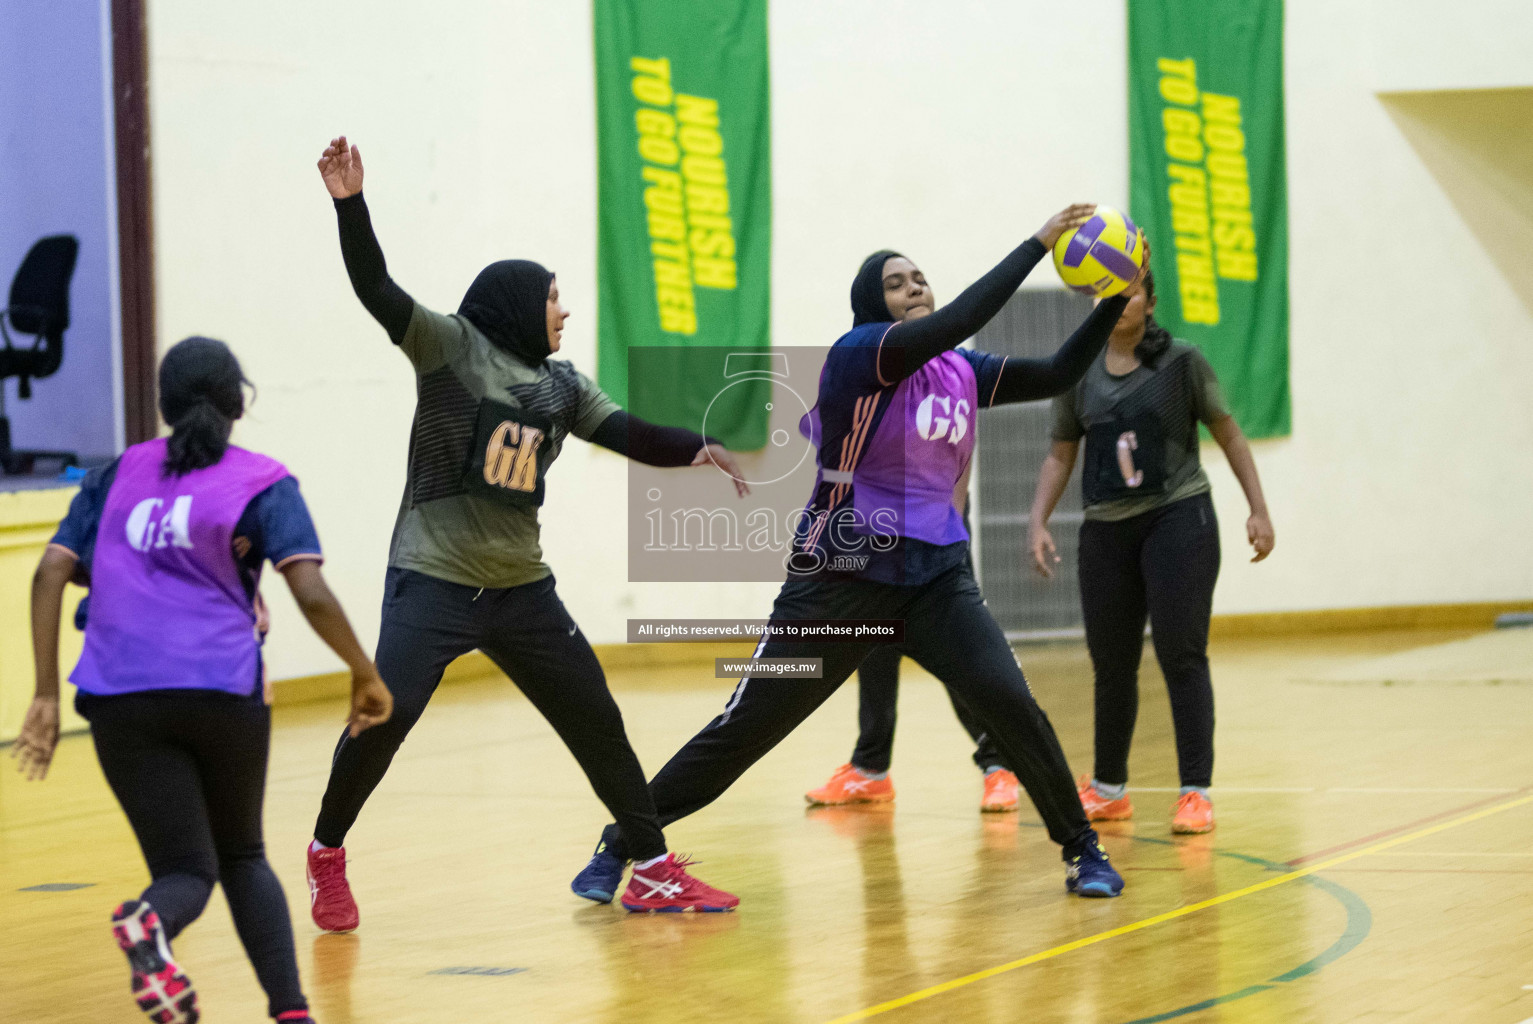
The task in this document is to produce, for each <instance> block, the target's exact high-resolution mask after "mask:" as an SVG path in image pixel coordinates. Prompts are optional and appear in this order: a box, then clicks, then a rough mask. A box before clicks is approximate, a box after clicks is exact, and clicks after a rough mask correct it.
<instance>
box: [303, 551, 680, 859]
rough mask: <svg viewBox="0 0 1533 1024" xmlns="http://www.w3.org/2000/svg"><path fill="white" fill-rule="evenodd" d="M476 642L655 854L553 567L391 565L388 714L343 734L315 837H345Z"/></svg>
mask: <svg viewBox="0 0 1533 1024" xmlns="http://www.w3.org/2000/svg"><path fill="white" fill-rule="evenodd" d="M475 648H478V649H479V650H482V651H484V653H485V654H487V655H489V657H490V660H492V661H494V662H495V664H496V665H498V666H499V667H500V670H501V671H502V672H504V673H505V674H506V675H508V676H510V677H511V681H512V682H514V683H515V684H516V685H517V687H518V688H519V689H520V690H521V691H522V693H524V694H526V696H527V699H528V700H530V701H532V705H533V707H535V708H537V709H538V711H539V712H541V713H542V715H543V717H544V718H546V719H547V720H548V724H549V725H552V726H553V727H554V731H555V732H557V733H558V734H559V738H560V739H562V740H563V741H564V745H565V746H567V747H568V748H569V750H570V753H571V754H574V755H575V760H576V761H577V762H579V764H580V767H581V769H582V770H583V771H584V772H585V773H586V778H587V779H589V780H590V782H591V788H593V789H594V790H596V795H597V796H598V797H599V798H600V799H601V802H602V803H604V804H606V805H607V810H609V811H611V812H612V814H613V815H614V816H615V817H616V818H617V820H618V821H620V822H622V823H623V827H624V829H625V830H626V831H627V833H628V834H629V835H631V836H633V837H634V848H635V849H636V850H638V851H640V852H639V854H638V857H639V859H641V860H647V859H649V858H651V857H659V856H661V855H663V854H664V853H665V836H664V835H663V834H662V833H661V831H660V823H659V821H658V819H657V818H656V816H655V806H654V804H653V803H652V802H651V800H650V795H649V790H648V789H647V788H645V785H644V769H643V768H642V767H640V765H639V759H638V757H637V756H636V755H635V754H634V752H633V747H631V746H629V744H628V734H627V733H626V732H624V731H623V716H622V713H621V712H620V711H618V707H617V702H616V701H614V700H613V699H612V693H611V692H610V691H609V690H608V689H607V677H606V676H605V675H604V674H603V673H602V668H601V664H600V663H599V662H598V661H597V660H596V654H595V652H593V651H592V650H591V645H590V644H589V643H587V642H586V638H585V635H584V634H583V633H581V632H580V629H579V628H578V627H577V626H576V625H575V621H574V620H573V619H571V618H570V615H569V612H567V611H565V610H564V604H563V602H561V601H560V600H559V595H558V594H557V593H556V592H555V590H554V578H553V577H552V576H549V577H547V578H545V579H541V580H538V581H536V582H535V583H528V584H525V585H523V586H520V587H505V588H501V589H497V590H490V589H485V590H481V589H480V588H478V587H467V586H463V585H462V584H458V583H449V582H447V581H446V580H440V579H437V578H436V577H434V576H427V575H425V574H424V573H418V572H412V571H411V570H408V569H390V570H389V571H388V576H387V578H386V580H385V583H384V595H383V625H382V628H381V629H380V631H379V634H378V674H379V675H381V676H382V677H383V681H384V682H385V683H387V684H388V687H389V690H390V691H391V692H392V693H393V695H394V714H393V717H391V718H390V719H389V720H388V721H387V722H385V723H383V724H382V725H375V726H373V727H372V728H371V729H368V730H367V731H366V732H364V733H362V735H361V736H358V737H356V738H355V739H353V738H352V737H351V736H350V735H349V734H347V733H342V734H341V740H340V743H339V744H337V746H336V748H335V760H334V761H333V762H332V764H331V766H330V783H329V785H328V786H327V787H326V789H325V797H324V801H323V802H322V803H321V805H320V811H319V820H318V821H317V822H315V825H314V838H315V839H318V840H319V841H320V842H321V843H323V844H324V845H326V846H341V845H343V844H344V843H345V841H346V833H347V831H349V830H350V829H351V826H352V825H353V824H354V823H355V822H356V820H357V815H358V814H360V813H361V811H362V805H363V804H364V803H366V802H367V798H368V797H369V796H371V795H372V792H373V790H374V789H375V788H376V787H377V785H378V783H379V782H381V781H382V779H383V775H384V773H385V772H387V771H388V770H389V764H390V763H391V762H392V761H393V760H394V753H395V752H396V751H397V750H398V749H399V745H400V744H401V743H403V742H404V739H405V736H407V735H408V734H409V732H410V729H411V728H412V727H413V726H414V725H415V723H416V722H417V721H418V720H419V719H420V716H421V713H422V712H424V711H425V710H426V704H427V702H429V701H430V700H431V695H432V694H433V693H435V692H436V688H437V684H438V683H440V682H441V681H442V672H443V671H444V670H445V669H446V668H447V666H448V664H450V663H451V662H452V660H453V659H454V658H457V657H458V656H459V655H462V654H467V653H468V652H469V651H472V650H474V649H475Z"/></svg>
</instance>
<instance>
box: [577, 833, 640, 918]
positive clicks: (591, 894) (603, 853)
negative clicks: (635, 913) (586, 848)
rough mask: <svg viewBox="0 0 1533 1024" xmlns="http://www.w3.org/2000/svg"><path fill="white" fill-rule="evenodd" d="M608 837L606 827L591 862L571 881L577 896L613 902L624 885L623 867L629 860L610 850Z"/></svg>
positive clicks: (599, 901) (602, 901) (598, 901)
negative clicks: (613, 898)
mask: <svg viewBox="0 0 1533 1024" xmlns="http://www.w3.org/2000/svg"><path fill="white" fill-rule="evenodd" d="M608 827H609V828H610V827H611V826H608ZM607 838H608V837H607V832H606V830H605V829H604V830H603V831H602V837H601V840H600V841H599V842H598V843H597V844H596V852H595V853H593V854H591V860H590V862H589V863H588V864H586V866H585V867H584V868H582V869H581V870H580V874H578V875H576V876H575V880H574V881H573V882H571V883H570V891H571V892H573V893H574V894H575V895H576V896H581V897H584V898H585V899H588V900H594V901H596V902H597V903H611V902H612V897H613V896H615V895H617V891H618V889H620V888H621V887H622V885H623V869H624V868H626V867H627V866H628V862H627V861H626V860H624V859H623V858H621V857H619V856H617V855H616V854H614V853H612V852H610V850H611V847H610V846H609V845H608V841H607Z"/></svg>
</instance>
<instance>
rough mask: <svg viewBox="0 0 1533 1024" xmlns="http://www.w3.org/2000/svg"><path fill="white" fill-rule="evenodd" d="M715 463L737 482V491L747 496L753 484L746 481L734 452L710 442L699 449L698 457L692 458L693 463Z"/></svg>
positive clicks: (742, 495)
mask: <svg viewBox="0 0 1533 1024" xmlns="http://www.w3.org/2000/svg"><path fill="white" fill-rule="evenodd" d="M709 462H711V463H713V464H714V465H715V466H717V467H719V469H721V470H723V471H724V472H725V474H727V475H728V476H729V478H730V479H731V480H733V481H734V484H735V493H736V494H738V495H739V496H740V497H742V498H743V497H745V496H746V495H747V494H749V493H750V492H751V485H750V484H748V483H746V482H745V474H744V473H742V472H740V464H739V463H738V462H736V461H735V456H734V453H733V452H731V451H730V450H729V449H728V448H725V447H724V446H723V445H721V444H709V445H704V446H703V447H701V448H699V449H698V450H697V457H696V458H694V459H693V460H692V465H694V466H702V465H705V464H707V463H709Z"/></svg>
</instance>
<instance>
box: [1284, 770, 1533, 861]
mask: <svg viewBox="0 0 1533 1024" xmlns="http://www.w3.org/2000/svg"><path fill="white" fill-rule="evenodd" d="M1529 790H1533V786H1524V787H1522V788H1521V789H1517V790H1513V792H1514V793H1527V792H1528V791H1529ZM1498 799H1500V797H1494V796H1489V797H1486V798H1485V799H1484V800H1476V801H1475V802H1474V803H1470V804H1464V805H1463V806H1462V807H1452V808H1449V809H1448V810H1446V811H1442V812H1440V813H1438V814H1430V815H1428V816H1427V817H1425V818H1417V819H1416V820H1415V821H1409V822H1406V823H1405V824H1404V825H1396V826H1395V827H1394V828H1387V829H1385V830H1384V831H1382V832H1375V833H1374V834H1373V835H1371V836H1363V837H1361V838H1359V839H1351V840H1348V841H1347V842H1345V843H1337V844H1336V845H1335V846H1330V847H1327V848H1325V849H1324V850H1316V851H1315V852H1314V853H1306V854H1305V855H1304V856H1302V857H1295V858H1294V859H1293V860H1291V861H1289V862H1288V866H1289V867H1291V868H1296V867H1298V866H1299V865H1300V864H1303V863H1305V862H1306V861H1311V860H1318V859H1320V858H1322V857H1329V856H1330V855H1331V854H1333V853H1340V852H1341V851H1343V850H1350V849H1351V848H1353V847H1354V846H1362V845H1364V844H1366V843H1371V842H1374V841H1375V840H1378V839H1387V838H1389V837H1390V836H1393V835H1397V834H1399V833H1401V832H1405V831H1407V830H1409V829H1413V828H1415V827H1416V826H1418V825H1426V824H1429V823H1431V822H1434V821H1441V820H1442V819H1444V818H1451V817H1452V816H1453V815H1455V814H1462V813H1464V812H1465V811H1472V810H1474V809H1475V808H1477V807H1484V806H1485V805H1486V804H1493V803H1495V802H1496V801H1497V800H1498Z"/></svg>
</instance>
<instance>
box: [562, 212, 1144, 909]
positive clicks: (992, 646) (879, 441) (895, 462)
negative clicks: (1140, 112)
mask: <svg viewBox="0 0 1533 1024" xmlns="http://www.w3.org/2000/svg"><path fill="white" fill-rule="evenodd" d="M1093 209H1094V208H1093V207H1092V206H1089V205H1083V206H1072V207H1070V208H1068V209H1066V210H1064V211H1062V212H1061V213H1059V214H1057V215H1056V216H1054V217H1052V218H1050V219H1049V221H1048V223H1047V224H1045V225H1044V227H1043V228H1042V230H1040V231H1039V232H1038V233H1037V235H1036V236H1034V237H1033V238H1030V239H1028V240H1027V241H1026V242H1024V243H1023V244H1022V245H1020V246H1018V247H1017V249H1016V250H1014V251H1013V252H1012V253H1011V254H1010V255H1009V256H1007V257H1006V258H1005V259H1004V260H1002V261H1001V262H1000V263H999V264H998V265H997V266H996V267H995V268H994V269H993V270H991V271H990V272H989V273H988V274H986V275H985V276H984V277H982V278H981V279H980V280H979V281H977V282H976V283H975V284H973V285H971V286H970V287H969V288H968V289H966V290H965V291H964V292H963V293H962V294H961V295H959V296H958V297H957V298H956V299H954V300H953V302H952V303H950V304H949V305H947V306H946V307H944V308H942V309H936V308H935V305H936V304H935V301H934V300H933V298H932V293H931V290H930V289H929V288H927V286H926V279H925V277H924V276H923V275H922V273H921V271H920V270H919V268H917V267H916V266H915V264H914V263H912V262H911V261H910V260H908V259H906V258H905V257H903V256H901V255H899V254H898V253H894V252H888V251H884V252H878V253H875V254H873V255H872V256H870V257H869V258H868V259H867V260H866V261H865V262H864V263H863V266H862V269H861V270H860V271H859V272H858V274H857V278H856V280H855V281H854V282H853V285H852V312H853V317H854V319H853V327H852V330H851V331H850V332H848V333H847V334H845V335H843V336H842V337H841V338H840V339H839V340H838V341H837V342H836V343H835V345H834V346H833V347H832V348H831V350H830V352H829V354H828V356H827V358H826V362H825V368H824V370H823V371H822V372H821V375H820V384H819V398H818V402H817V403H816V406H815V409H814V411H813V412H812V413H811V414H810V416H809V417H806V419H810V420H811V421H816V420H817V422H810V423H807V424H805V425H804V429H805V432H806V433H808V434H809V435H810V436H812V437H815V438H818V454H819V459H818V462H819V467H820V469H819V474H818V479H817V480H816V483H815V488H814V492H813V494H812V496H811V498H810V501H809V504H808V506H807V508H806V509H805V515H804V516H803V517H802V519H803V522H804V524H805V527H804V529H803V531H802V534H801V536H800V537H799V538H798V540H797V542H796V545H795V550H794V552H793V554H792V556H791V557H790V558H789V560H788V562H789V564H788V570H789V577H788V580H787V582H785V583H784V584H783V587H782V590H781V591H780V592H779V593H778V596H777V601H776V603H775V605H774V606H773V608H772V614H771V619H772V621H774V622H784V621H791V620H803V619H902V620H904V640H903V642H902V646H903V649H904V650H905V651H906V652H907V653H908V654H909V655H910V656H911V657H913V658H914V659H915V660H916V661H917V662H918V663H919V664H920V665H921V666H922V667H923V668H925V669H926V670H927V671H929V672H931V673H932V674H933V675H934V676H936V677H937V678H938V679H939V680H941V681H942V683H943V684H944V685H945V686H947V687H948V688H949V689H950V690H952V691H953V692H954V693H956V694H958V695H959V696H960V697H961V698H963V700H964V702H965V703H966V704H967V705H968V707H969V708H970V710H972V711H973V713H974V715H975V716H976V717H977V718H978V719H979V723H980V725H981V726H982V727H983V728H984V730H985V732H986V733H988V734H989V735H990V736H991V737H993V738H994V740H995V742H996V744H997V746H998V747H999V748H1000V750H1001V753H1002V754H1003V755H1004V756H1005V757H1006V760H1007V763H1008V764H1009V765H1010V766H1011V768H1012V769H1013V770H1014V771H1015V772H1016V773H1017V777H1018V779H1019V780H1020V781H1021V783H1022V785H1023V786H1024V787H1025V788H1026V790H1027V793H1028V795H1029V796H1030V797H1031V798H1032V801H1033V804H1034V805H1035V806H1036V807H1037V808H1038V813H1039V814H1040V815H1041V816H1042V818H1043V821H1044V824H1045V825H1046V826H1047V828H1048V832H1049V837H1050V838H1051V839H1053V840H1054V841H1055V842H1056V843H1058V844H1059V845H1060V846H1061V847H1062V848H1063V853H1064V859H1065V861H1066V864H1067V869H1066V887H1067V889H1068V890H1069V891H1071V892H1077V893H1079V894H1080V895H1083V896H1116V895H1118V893H1119V892H1120V891H1121V889H1122V887H1123V880H1122V878H1120V877H1119V876H1118V873H1117V871H1116V870H1114V869H1113V867H1112V865H1111V864H1110V863H1108V859H1107V854H1106V851H1104V850H1103V849H1102V847H1101V844H1100V843H1099V842H1098V841H1097V836H1096V832H1095V831H1093V829H1092V828H1091V826H1090V824H1089V823H1088V822H1087V820H1086V815H1085V812H1084V811H1083V810H1082V809H1081V802H1080V798H1079V796H1078V794H1077V793H1076V789H1075V785H1074V783H1073V781H1072V780H1071V777H1070V767H1069V765H1068V764H1067V763H1066V761H1065V757H1064V753H1063V752H1062V751H1061V750H1060V747H1059V741H1058V739H1057V738H1056V737H1055V735H1054V729H1053V726H1051V725H1050V724H1049V720H1048V718H1047V717H1046V716H1045V715H1044V713H1043V711H1042V709H1041V708H1039V707H1038V705H1037V703H1036V702H1035V701H1034V700H1033V696H1032V693H1031V692H1030V691H1029V690H1028V686H1027V680H1026V679H1025V678H1024V677H1023V675H1022V669H1021V668H1020V667H1019V666H1018V664H1017V660H1016V657H1015V655H1014V654H1013V653H1012V650H1011V647H1010V645H1008V644H1007V642H1006V638H1005V636H1004V635H1002V633H1001V630H1000V627H999V626H998V625H996V622H995V620H994V619H993V618H991V617H990V613H989V611H988V610H987V609H986V608H985V605H984V601H983V600H982V599H981V597H980V593H979V587H978V585H977V584H976V583H975V580H974V574H973V572H972V571H971V569H970V568H969V565H968V549H969V544H968V533H967V531H966V530H965V528H964V524H963V518H962V516H961V515H960V513H959V502H960V501H961V500H962V496H961V495H960V493H959V489H960V484H961V481H962V480H963V479H964V475H965V472H966V471H967V469H968V465H969V460H970V457H971V456H972V454H973V450H974V428H975V415H976V414H977V413H978V412H979V410H980V409H981V408H988V407H990V406H993V405H998V404H1002V403H1007V402H1025V401H1030V400H1033V399H1039V398H1047V397H1049V396H1051V395H1056V394H1059V393H1060V392H1062V391H1065V390H1066V389H1068V388H1069V387H1070V386H1071V385H1072V384H1074V383H1075V382H1076V381H1077V380H1079V379H1080V376H1081V374H1083V373H1085V372H1086V368H1087V367H1088V366H1089V365H1090V364H1091V361H1092V359H1094V358H1095V356H1096V355H1097V353H1098V352H1100V351H1101V349H1102V346H1103V345H1104V344H1105V343H1106V341H1107V336H1108V334H1109V333H1110V332H1111V330H1112V327H1113V324H1115V323H1116V322H1117V319H1118V315H1119V314H1120V313H1121V312H1122V311H1123V307H1124V304H1125V301H1126V300H1123V299H1116V298H1115V299H1109V300H1107V301H1106V302H1103V303H1102V304H1101V305H1099V306H1098V307H1097V308H1096V309H1095V310H1094V311H1093V312H1092V313H1091V315H1090V316H1089V317H1087V319H1086V322H1085V323H1084V324H1082V325H1081V327H1080V328H1079V329H1078V330H1077V331H1076V332H1075V333H1074V334H1073V335H1071V337H1070V339H1069V340H1068V341H1066V342H1065V344H1064V346H1063V347H1062V348H1061V349H1060V350H1059V352H1057V353H1056V354H1055V355H1054V357H1053V358H1051V359H1046V360H1044V359H1038V360H1029V359H1013V358H1002V357H1001V356H998V355H991V354H987V353H984V352H975V351H958V350H957V348H958V345H959V344H960V343H962V342H963V341H964V340H965V339H967V338H969V337H971V336H973V335H974V334H975V333H976V332H977V331H978V330H979V329H980V328H981V327H983V326H984V325H985V324H986V323H987V322H988V321H989V320H990V319H991V317H993V316H995V314H996V313H998V312H999V311H1000V310H1001V307H1002V306H1004V305H1005V303H1006V300H1007V299H1008V298H1010V297H1011V295H1012V293H1013V292H1014V291H1016V289H1017V287H1018V286H1019V285H1021V283H1022V279H1023V278H1025V277H1026V276H1027V274H1028V271H1030V270H1031V269H1032V268H1033V267H1034V266H1035V265H1036V264H1037V263H1038V261H1039V260H1040V259H1042V258H1043V255H1044V254H1045V253H1046V252H1048V250H1049V249H1050V247H1052V246H1053V244H1054V242H1055V241H1056V240H1057V239H1058V238H1059V236H1060V234H1062V233H1063V232H1064V231H1065V230H1066V229H1067V228H1069V227H1071V226H1074V225H1077V224H1081V223H1084V222H1085V220H1086V218H1087V217H1088V216H1089V215H1090V213H1091V211H1092V210H1093ZM872 646H873V645H871V644H859V643H827V642H823V641H805V640H793V641H790V640H785V639H777V638H772V637H768V638H766V639H764V640H763V642H762V644H761V645H760V646H759V647H758V648H757V656H758V657H766V658H794V659H804V658H820V659H823V676H822V678H820V679H792V680H789V679H753V678H750V677H746V678H744V679H741V680H740V682H739V685H738V686H737V687H736V688H735V691H734V694H733V696H731V697H730V699H729V701H728V703H727V704H726V705H725V707H724V711H723V714H721V715H719V716H718V717H717V718H715V719H714V720H713V721H712V722H710V723H709V724H708V725H707V726H705V727H704V728H703V730H702V731H701V732H699V733H698V734H697V735H696V736H694V737H693V738H692V739H691V740H690V741H689V742H688V743H687V744H686V746H684V747H683V748H682V749H681V750H680V751H678V752H677V753H676V755H675V756H674V757H672V758H671V760H670V762H669V763H668V764H666V766H665V767H664V768H662V769H661V770H660V773H659V774H658V775H656V776H655V778H654V780H653V781H652V782H651V783H650V791H651V792H652V793H653V794H654V799H655V807H656V809H657V810H658V811H659V813H660V820H661V821H662V822H667V823H668V822H671V821H675V820H676V819H678V818H683V817H685V816H686V815H688V814H691V813H692V812H694V811H696V810H698V809H700V808H702V807H705V806H707V805H708V804H710V803H712V802H713V801H714V800H715V799H717V798H718V797H719V795H720V794H722V793H723V792H724V791H725V790H726V789H728V788H729V786H730V785H731V784H732V783H733V782H734V781H735V779H737V778H739V777H740V775H741V773H743V772H744V771H745V770H746V769H747V768H749V767H750V766H751V765H752V764H754V763H755V762H756V761H757V760H759V759H760V758H761V757H762V755H764V754H765V753H766V752H767V751H769V750H771V749H772V747H774V746H775V745H776V744H777V743H778V742H779V741H781V740H782V739H783V737H785V736H787V735H788V733H790V732H792V731H793V729H794V728H795V727H796V726H797V725H798V724H799V723H800V722H802V721H803V720H804V719H805V718H807V717H808V716H809V715H810V714H811V713H812V712H813V711H814V710H815V709H816V708H817V707H819V706H820V705H821V704H822V703H824V701H825V700H826V699H827V698H828V697H829V696H830V695H831V694H832V693H833V692H835V689H836V687H838V686H840V685H841V683H842V682H843V681H845V679H846V678H847V677H848V676H849V675H851V673H852V671H853V670H854V669H856V667H857V665H858V663H859V662H861V661H862V659H863V657H864V656H865V655H866V654H867V653H868V652H869V651H870V650H871V649H872ZM633 855H634V854H633V848H632V846H631V844H630V840H629V836H628V831H627V826H625V825H624V824H623V823H622V822H618V823H616V824H614V825H609V826H608V827H607V829H606V831H605V832H604V834H603V837H602V841H601V842H600V843H599V844H598V846H597V850H596V853H595V855H594V856H593V857H592V858H591V861H590V863H589V864H587V866H586V867H585V869H584V870H582V871H581V873H580V875H579V876H577V878H576V880H575V884H574V888H575V891H576V892H580V891H581V890H582V889H584V888H586V887H588V886H592V887H594V885H593V883H600V884H601V885H602V886H603V887H610V886H611V884H612V883H611V882H610V881H607V880H610V879H611V878H613V877H614V876H617V877H621V873H622V869H623V861H624V859H625V858H627V857H631V856H633Z"/></svg>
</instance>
